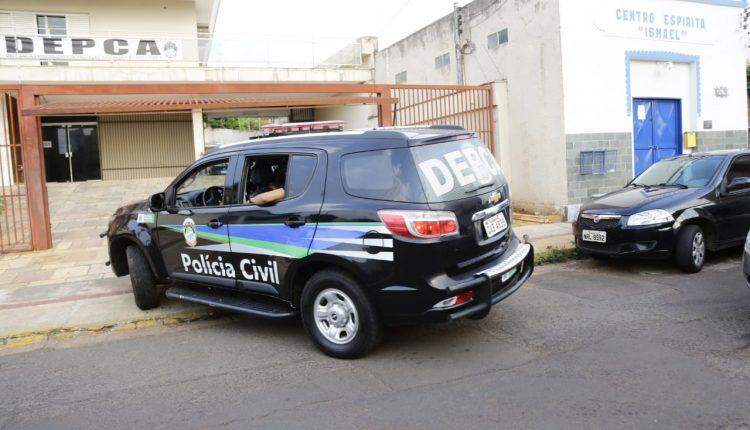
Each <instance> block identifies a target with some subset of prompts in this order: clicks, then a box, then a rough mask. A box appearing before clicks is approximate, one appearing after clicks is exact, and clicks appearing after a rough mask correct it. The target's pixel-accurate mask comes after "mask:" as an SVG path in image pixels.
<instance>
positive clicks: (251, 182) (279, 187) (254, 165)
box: [242, 155, 289, 206]
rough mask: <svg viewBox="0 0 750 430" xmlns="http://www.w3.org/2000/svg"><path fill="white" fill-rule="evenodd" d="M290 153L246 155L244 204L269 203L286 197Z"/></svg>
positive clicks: (261, 204)
mask: <svg viewBox="0 0 750 430" xmlns="http://www.w3.org/2000/svg"><path fill="white" fill-rule="evenodd" d="M288 164H289V156H288V155H257V156H255V155H253V156H249V157H245V166H244V172H243V178H244V185H243V188H242V189H243V190H244V191H243V196H244V197H243V199H242V202H243V204H246V205H259V206H264V205H269V204H272V203H275V202H277V201H280V200H283V199H285V198H286V195H287V190H286V185H287V184H286V176H287V174H286V173H287V165H288Z"/></svg>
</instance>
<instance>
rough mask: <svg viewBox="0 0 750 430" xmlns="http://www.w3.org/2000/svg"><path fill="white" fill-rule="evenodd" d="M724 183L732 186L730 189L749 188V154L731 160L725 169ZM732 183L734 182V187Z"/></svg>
mask: <svg viewBox="0 0 750 430" xmlns="http://www.w3.org/2000/svg"><path fill="white" fill-rule="evenodd" d="M743 179H744V181H743ZM742 182H744V183H742ZM726 184H727V186H729V187H730V188H733V189H731V190H730V191H737V190H747V189H750V156H747V155H743V156H740V157H737V158H735V159H734V161H732V165H731V166H729V170H727V177H726ZM733 184H735V186H734V187H732V185H733Z"/></svg>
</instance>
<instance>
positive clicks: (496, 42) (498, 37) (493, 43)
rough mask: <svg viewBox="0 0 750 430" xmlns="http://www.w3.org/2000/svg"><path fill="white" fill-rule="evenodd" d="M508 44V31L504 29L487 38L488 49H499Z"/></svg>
mask: <svg viewBox="0 0 750 430" xmlns="http://www.w3.org/2000/svg"><path fill="white" fill-rule="evenodd" d="M506 43H508V29H507V28H504V29H502V30H500V31H498V32H495V33H492V34H490V35H489V36H487V47H488V48H497V47H498V46H500V45H503V44H506Z"/></svg>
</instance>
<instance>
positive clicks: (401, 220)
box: [378, 210, 458, 239]
mask: <svg viewBox="0 0 750 430" xmlns="http://www.w3.org/2000/svg"><path fill="white" fill-rule="evenodd" d="M378 216H380V220H381V221H383V223H384V224H385V226H386V227H387V228H388V230H390V232H391V233H393V234H394V235H396V236H400V237H403V238H407V239H439V238H443V237H448V236H454V235H458V221H457V220H456V215H455V214H454V213H453V212H446V211H399V210H382V211H378Z"/></svg>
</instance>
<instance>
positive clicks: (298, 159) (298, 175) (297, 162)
mask: <svg viewBox="0 0 750 430" xmlns="http://www.w3.org/2000/svg"><path fill="white" fill-rule="evenodd" d="M317 162H318V158H317V157H316V156H314V155H307V154H305V155H302V154H295V155H292V160H291V161H290V162H289V173H288V175H287V177H288V178H289V185H288V187H287V188H288V194H287V198H289V199H292V198H294V197H297V196H300V195H302V193H303V192H305V189H306V188H307V184H309V183H310V179H312V177H313V173H315V165H316V164H317Z"/></svg>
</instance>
